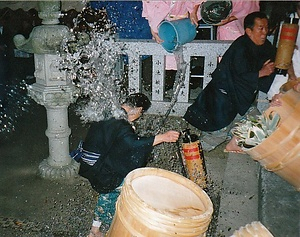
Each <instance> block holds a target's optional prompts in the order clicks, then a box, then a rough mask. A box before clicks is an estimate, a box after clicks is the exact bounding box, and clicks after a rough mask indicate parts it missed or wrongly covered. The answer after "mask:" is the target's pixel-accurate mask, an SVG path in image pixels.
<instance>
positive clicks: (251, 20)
mask: <svg viewBox="0 0 300 237" xmlns="http://www.w3.org/2000/svg"><path fill="white" fill-rule="evenodd" d="M256 18H259V19H267V20H268V17H267V15H266V14H265V13H263V12H252V13H250V14H248V15H247V16H246V17H245V19H244V30H246V29H247V28H250V29H251V30H252V29H253V27H254V24H255V19H256Z"/></svg>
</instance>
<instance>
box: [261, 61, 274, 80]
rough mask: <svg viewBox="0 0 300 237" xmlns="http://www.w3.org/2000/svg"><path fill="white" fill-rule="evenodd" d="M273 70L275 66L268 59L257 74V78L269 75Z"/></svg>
mask: <svg viewBox="0 0 300 237" xmlns="http://www.w3.org/2000/svg"><path fill="white" fill-rule="evenodd" d="M274 70H275V64H274V62H271V60H270V59H268V60H267V61H266V62H265V63H264V65H263V66H262V68H261V69H260V70H259V72H258V77H265V76H269V75H271V74H272V73H273V72H274Z"/></svg>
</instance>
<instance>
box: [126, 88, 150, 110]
mask: <svg viewBox="0 0 300 237" xmlns="http://www.w3.org/2000/svg"><path fill="white" fill-rule="evenodd" d="M124 104H126V105H129V106H130V107H133V108H136V107H142V109H143V112H145V111H147V110H148V109H149V108H150V106H151V102H150V100H149V99H148V97H147V96H146V95H144V94H143V93H133V94H130V95H128V96H127V98H126V99H125V102H124Z"/></svg>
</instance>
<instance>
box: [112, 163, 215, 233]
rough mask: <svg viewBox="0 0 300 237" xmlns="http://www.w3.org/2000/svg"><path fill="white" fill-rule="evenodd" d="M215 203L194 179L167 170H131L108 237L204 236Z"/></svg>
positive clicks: (117, 204)
mask: <svg viewBox="0 0 300 237" xmlns="http://www.w3.org/2000/svg"><path fill="white" fill-rule="evenodd" d="M212 213H213V205H212V202H211V200H210V198H209V197H208V195H207V194H206V193H205V191H203V190H202V189H201V188H200V187H199V186H198V185H196V184H195V183H194V182H192V181H191V180H189V179H187V178H185V177H183V176H181V175H179V174H176V173H174V172H170V171H167V170H163V169H158V168H140V169H136V170H134V171H132V172H130V173H129V174H128V175H127V176H126V178H125V181H124V184H123V187H122V191H121V194H120V196H119V198H118V201H117V203H116V213H115V215H114V219H113V222H112V224H111V227H110V229H109V231H108V233H107V236H108V237H120V236H122V237H132V236H135V237H150V236H151V237H168V236H174V237H175V236H176V237H181V236H182V237H198V236H199V237H204V236H205V233H206V231H207V229H208V226H209V224H210V221H211V217H212Z"/></svg>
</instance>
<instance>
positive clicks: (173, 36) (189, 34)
mask: <svg viewBox="0 0 300 237" xmlns="http://www.w3.org/2000/svg"><path fill="white" fill-rule="evenodd" d="M196 34H197V31H196V25H194V24H192V22H191V20H190V19H189V18H184V19H179V20H174V21H163V22H162V23H160V25H159V27H158V36H159V37H160V38H161V39H162V40H163V41H164V42H162V43H161V45H162V46H163V48H164V49H165V50H166V51H167V52H169V53H173V52H174V51H175V50H176V49H178V47H180V46H181V45H184V44H186V43H189V42H191V41H193V39H195V37H196Z"/></svg>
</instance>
